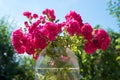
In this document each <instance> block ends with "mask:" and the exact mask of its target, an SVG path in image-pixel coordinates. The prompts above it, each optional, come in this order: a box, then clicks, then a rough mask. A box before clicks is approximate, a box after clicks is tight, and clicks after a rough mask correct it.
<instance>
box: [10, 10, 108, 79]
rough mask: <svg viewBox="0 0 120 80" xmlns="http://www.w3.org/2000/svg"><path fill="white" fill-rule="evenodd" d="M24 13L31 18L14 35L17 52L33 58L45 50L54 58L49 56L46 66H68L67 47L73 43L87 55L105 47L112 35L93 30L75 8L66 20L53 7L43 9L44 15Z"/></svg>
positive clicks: (101, 30)
mask: <svg viewBox="0 0 120 80" xmlns="http://www.w3.org/2000/svg"><path fill="white" fill-rule="evenodd" d="M23 15H24V16H25V17H27V19H28V21H25V22H24V28H23V27H21V28H20V29H17V30H15V31H14V32H13V34H12V45H13V47H14V49H15V51H16V52H17V53H18V54H23V53H25V52H26V53H27V54H29V55H32V57H33V58H34V59H38V57H39V55H42V54H43V53H41V52H42V51H43V50H45V53H44V54H45V55H47V56H49V57H51V59H49V58H48V59H47V60H50V61H48V62H47V65H49V66H51V67H59V68H61V67H63V66H64V67H66V66H67V67H68V65H65V63H67V64H68V63H69V62H66V61H69V58H70V57H68V56H67V55H70V54H67V55H66V54H65V53H66V48H69V49H72V47H73V46H74V43H75V44H76V46H80V47H81V48H83V50H84V51H85V52H86V53H87V54H93V53H94V52H95V51H96V50H97V49H100V50H106V49H107V47H108V46H109V44H110V37H109V35H108V33H107V32H106V31H105V30H104V29H93V28H92V26H91V25H90V24H89V23H83V21H82V18H81V16H80V14H78V13H76V12H75V11H70V13H69V14H67V15H66V16H65V21H64V22H59V19H56V16H55V13H54V10H51V9H45V10H43V12H42V15H41V16H39V15H38V14H32V13H31V12H29V11H26V12H24V13H23ZM76 39H77V41H76ZM61 50H62V51H61ZM58 63H59V64H58ZM56 64H57V65H56ZM69 75H70V74H69ZM60 76H61V77H62V76H63V75H60ZM57 77H58V76H57ZM54 80H55V79H54ZM57 80H59V79H57ZM60 80H61V79H60ZM62 80H77V79H67V78H65V79H62Z"/></svg>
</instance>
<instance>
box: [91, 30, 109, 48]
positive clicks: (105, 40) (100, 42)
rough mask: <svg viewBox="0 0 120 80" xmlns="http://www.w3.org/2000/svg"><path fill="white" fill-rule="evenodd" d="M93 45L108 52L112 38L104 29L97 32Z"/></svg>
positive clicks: (95, 32)
mask: <svg viewBox="0 0 120 80" xmlns="http://www.w3.org/2000/svg"><path fill="white" fill-rule="evenodd" d="M93 43H94V45H95V46H96V47H97V48H98V49H102V50H106V49H107V47H108V46H109V44H110V37H109V35H108V33H107V32H106V31H105V30H103V29H101V30H95V31H94V38H93Z"/></svg>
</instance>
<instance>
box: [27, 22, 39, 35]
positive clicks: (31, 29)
mask: <svg viewBox="0 0 120 80" xmlns="http://www.w3.org/2000/svg"><path fill="white" fill-rule="evenodd" d="M39 24H40V20H37V21H36V22H34V23H33V24H32V25H31V26H30V27H29V28H28V31H29V33H31V34H32V32H33V31H34V30H35V29H36V28H37V27H39Z"/></svg>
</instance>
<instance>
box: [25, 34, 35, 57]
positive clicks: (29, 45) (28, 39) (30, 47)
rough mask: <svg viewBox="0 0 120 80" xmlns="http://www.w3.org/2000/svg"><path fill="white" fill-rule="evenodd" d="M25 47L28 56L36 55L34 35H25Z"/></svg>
mask: <svg viewBox="0 0 120 80" xmlns="http://www.w3.org/2000/svg"><path fill="white" fill-rule="evenodd" d="M24 40H25V42H24V45H25V47H26V53H27V54H30V55H31V54H34V53H35V46H34V42H33V39H32V35H31V34H29V33H27V34H25V36H24Z"/></svg>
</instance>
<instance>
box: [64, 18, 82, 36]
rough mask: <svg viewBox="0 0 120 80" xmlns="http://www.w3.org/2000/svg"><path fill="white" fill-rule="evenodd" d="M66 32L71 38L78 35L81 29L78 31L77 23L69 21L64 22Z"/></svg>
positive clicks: (72, 20)
mask: <svg viewBox="0 0 120 80" xmlns="http://www.w3.org/2000/svg"><path fill="white" fill-rule="evenodd" d="M65 28H66V31H67V32H68V33H69V34H70V35H71V36H73V35H74V34H80V33H81V29H80V25H79V23H78V21H76V20H74V19H71V20H69V21H67V22H66V25H65Z"/></svg>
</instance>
